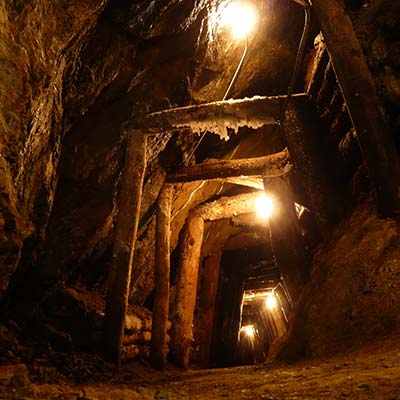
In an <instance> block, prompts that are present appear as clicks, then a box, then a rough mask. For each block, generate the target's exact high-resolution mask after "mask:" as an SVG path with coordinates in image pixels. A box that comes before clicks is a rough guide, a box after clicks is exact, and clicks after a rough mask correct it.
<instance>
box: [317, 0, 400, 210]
mask: <svg viewBox="0 0 400 400" xmlns="http://www.w3.org/2000/svg"><path fill="white" fill-rule="evenodd" d="M312 3H313V9H314V12H315V15H316V17H317V19H318V21H319V24H320V27H321V30H322V34H323V35H324V39H325V42H326V47H327V49H328V52H329V55H330V58H331V61H332V64H333V68H334V70H335V73H336V77H337V79H338V82H339V85H340V87H341V90H342V93H343V97H344V99H345V102H346V105H347V109H348V112H349V115H350V118H351V120H352V123H353V126H354V128H355V130H356V133H357V138H358V141H359V144H360V148H361V152H362V154H363V156H364V160H365V163H366V165H367V168H368V173H369V176H370V177H371V180H372V182H373V184H374V188H375V192H376V201H377V205H378V212H379V213H380V215H381V216H384V217H388V216H393V215H394V214H395V213H398V212H399V211H400V161H399V155H398V153H397V151H396V145H395V142H394V138H393V134H392V133H391V130H390V128H389V125H388V123H387V121H386V118H385V116H384V114H383V110H382V107H381V105H380V102H379V99H378V96H377V92H376V88H375V83H374V80H373V77H372V75H371V72H370V71H369V69H368V65H367V61H366V59H365V56H364V54H363V50H362V47H361V45H360V43H359V41H358V39H357V37H356V34H355V32H354V29H353V25H352V22H351V20H350V17H349V16H348V15H347V14H346V12H345V10H344V5H343V2H342V1H340V0H313V2H312Z"/></svg>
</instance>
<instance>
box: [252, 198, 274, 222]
mask: <svg viewBox="0 0 400 400" xmlns="http://www.w3.org/2000/svg"><path fill="white" fill-rule="evenodd" d="M273 211H274V203H273V201H272V199H271V197H270V196H267V195H266V194H265V193H263V194H261V195H260V197H258V199H257V200H256V212H257V215H258V216H259V217H260V218H262V219H267V218H269V217H270V216H271V214H272V213H273Z"/></svg>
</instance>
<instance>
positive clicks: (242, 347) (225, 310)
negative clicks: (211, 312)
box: [209, 240, 291, 367]
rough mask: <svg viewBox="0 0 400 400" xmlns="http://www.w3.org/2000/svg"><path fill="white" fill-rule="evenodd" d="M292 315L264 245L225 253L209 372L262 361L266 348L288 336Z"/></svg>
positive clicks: (266, 247)
mask: <svg viewBox="0 0 400 400" xmlns="http://www.w3.org/2000/svg"><path fill="white" fill-rule="evenodd" d="M290 309H291V300H290V296H289V295H288V292H287V290H286V285H285V282H284V280H283V278H282V276H281V273H280V271H279V268H278V267H277V266H276V264H275V262H274V260H273V257H272V252H271V248H270V245H269V243H268V240H266V241H265V243H262V244H260V245H258V246H253V247H248V248H240V249H234V250H227V251H224V252H223V254H222V257H221V268H220V278H219V288H218V295H217V300H216V311H215V316H214V329H213V338H212V346H211V354H210V365H209V366H213V367H228V366H233V365H243V364H253V363H256V362H262V361H264V360H265V357H266V355H267V353H268V350H269V346H270V344H271V343H272V342H273V341H275V340H276V339H277V338H278V337H280V336H281V335H283V334H284V333H285V332H286V325H287V314H288V312H289V311H290Z"/></svg>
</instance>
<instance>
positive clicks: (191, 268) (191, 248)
mask: <svg viewBox="0 0 400 400" xmlns="http://www.w3.org/2000/svg"><path fill="white" fill-rule="evenodd" d="M203 233H204V219H203V218H202V217H201V216H199V215H196V214H195V213H191V214H190V215H189V217H188V218H187V220H186V224H185V227H184V228H183V238H182V248H181V253H180V257H179V266H178V278H177V283H176V298H175V312H174V315H173V320H172V330H171V355H172V357H173V359H174V361H175V362H176V363H177V364H178V365H179V366H180V367H183V368H187V367H188V365H189V353H190V347H191V343H192V340H193V316H194V309H195V306H196V294H197V279H198V275H199V264H200V253H201V244H202V242H203Z"/></svg>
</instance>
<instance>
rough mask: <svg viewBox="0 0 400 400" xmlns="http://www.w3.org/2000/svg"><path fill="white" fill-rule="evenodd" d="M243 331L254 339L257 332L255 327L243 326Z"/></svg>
mask: <svg viewBox="0 0 400 400" xmlns="http://www.w3.org/2000/svg"><path fill="white" fill-rule="evenodd" d="M241 329H242V330H244V333H245V334H246V335H247V336H248V337H253V336H254V333H255V330H254V326H253V325H246V326H242V328H241Z"/></svg>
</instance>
